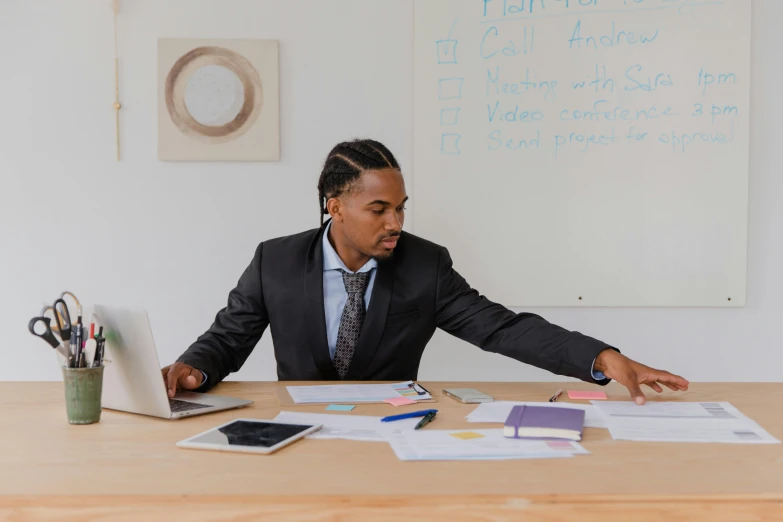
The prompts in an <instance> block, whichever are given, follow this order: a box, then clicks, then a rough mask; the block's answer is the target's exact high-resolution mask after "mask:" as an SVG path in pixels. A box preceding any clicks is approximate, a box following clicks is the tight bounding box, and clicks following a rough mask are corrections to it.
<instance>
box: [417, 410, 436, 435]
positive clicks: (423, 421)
mask: <svg viewBox="0 0 783 522" xmlns="http://www.w3.org/2000/svg"><path fill="white" fill-rule="evenodd" d="M437 413H438V412H436V411H432V412H430V413H428V414H427V415H425V416H424V418H423V419H421V420H420V421H419V423H418V424H416V427H415V428H413V429H414V430H418V429H419V428H421V427H422V426H424V425H425V424H427V423H428V422H431V421H432V419H434V418H435V415H436V414H437Z"/></svg>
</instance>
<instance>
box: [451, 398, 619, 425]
mask: <svg viewBox="0 0 783 522" xmlns="http://www.w3.org/2000/svg"><path fill="white" fill-rule="evenodd" d="M517 405H525V406H543V407H545V408H576V409H579V410H584V412H585V428H606V427H607V425H606V419H604V416H603V414H601V412H600V411H598V410H597V409H596V408H595V407H594V406H591V405H589V404H571V403H568V402H514V401H495V402H484V403H481V404H479V406H478V408H476V409H475V410H473V411H472V412H470V414H468V416H467V417H465V418H466V419H467V421H468V422H500V423H501V424H502V423H505V422H506V419H507V418H508V414H509V413H511V408H513V407H514V406H517Z"/></svg>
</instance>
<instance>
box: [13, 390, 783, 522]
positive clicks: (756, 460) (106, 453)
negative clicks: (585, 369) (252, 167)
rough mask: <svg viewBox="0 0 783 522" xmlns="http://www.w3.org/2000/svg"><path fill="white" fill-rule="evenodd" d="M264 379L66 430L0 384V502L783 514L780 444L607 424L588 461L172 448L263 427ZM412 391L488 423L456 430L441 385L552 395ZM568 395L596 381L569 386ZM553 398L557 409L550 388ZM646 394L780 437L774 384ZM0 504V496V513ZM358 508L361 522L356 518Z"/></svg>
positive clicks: (445, 414) (446, 419)
mask: <svg viewBox="0 0 783 522" xmlns="http://www.w3.org/2000/svg"><path fill="white" fill-rule="evenodd" d="M280 384H281V383H275V382H259V383H237V382H226V383H223V384H221V385H219V386H218V387H217V388H215V389H214V390H213V393H217V394H222V395H231V396H235V397H242V398H248V399H252V400H254V401H255V403H254V404H253V405H252V406H249V407H247V408H243V409H241V410H231V411H226V412H220V413H215V414H210V415H203V416H198V417H192V418H186V419H183V420H178V421H168V420H162V419H156V418H151V417H145V416H140V415H133V414H128V413H122V412H115V411H111V410H104V411H103V414H102V418H101V422H100V423H98V424H94V425H89V426H71V425H69V424H68V423H67V421H66V418H65V409H64V401H63V390H62V383H56V382H55V383H53V382H47V383H10V382H5V383H0V405H2V412H3V415H2V416H1V417H0V433H2V438H3V442H4V444H3V446H2V450H0V469H2V470H4V471H3V473H2V474H0V495H6V497H5V499H4V501H5V502H6V504H5V505H6V507H7V508H8V509H12V510H20V511H24V510H26V509H34V508H36V506H40V505H41V502H42V498H43V497H42V496H46V497H48V499H49V500H48V502H49V503H50V507H51V508H56V509H63V510H64V513H71V514H73V513H75V512H72V511H69V510H76V509H82V508H85V509H86V508H87V507H90V506H91V507H92V508H95V509H97V508H98V507H99V506H104V507H106V506H109V505H111V506H113V508H112V509H127V510H139V509H146V508H145V506H156V507H157V508H161V506H169V507H171V508H172V509H174V507H173V506H175V505H176V504H177V499H179V501H182V500H183V498H182V497H181V496H182V495H187V496H188V497H187V502H188V503H189V504H190V505H191V506H196V505H201V509H202V511H201V512H200V513H201V514H202V515H204V514H205V513H208V512H209V509H208V506H213V507H214V506H218V505H219V506H222V507H221V508H220V509H221V511H220V512H221V513H224V512H225V510H226V509H229V504H230V506H234V508H236V509H239V510H240V511H238V513H241V514H246V513H253V514H256V515H259V514H262V513H265V514H269V511H267V510H269V509H272V506H276V507H275V508H274V509H275V510H276V511H275V513H277V514H278V515H281V516H282V513H284V512H285V513H289V514H291V513H299V514H300V515H301V514H302V513H303V512H301V511H300V510H302V509H305V506H310V507H312V508H313V509H314V511H313V512H318V513H322V512H323V513H327V512H329V511H328V509H327V511H323V510H324V509H325V508H327V507H330V508H333V509H348V508H349V504H350V507H351V508H355V509H359V510H361V509H367V510H371V509H378V508H379V506H382V505H386V507H387V508H392V507H394V509H396V510H397V511H396V515H395V516H402V515H403V512H402V511H399V510H400V509H403V508H405V507H406V506H407V507H408V508H410V509H412V511H411V513H420V511H419V509H420V508H422V506H423V505H428V506H430V507H433V508H435V507H436V506H437V509H438V512H439V513H443V517H444V519H445V518H448V519H452V520H453V519H454V518H455V516H456V515H457V514H467V513H468V512H469V511H470V509H475V510H476V512H477V513H485V514H488V513H490V512H493V511H492V510H493V509H500V510H501V511H502V512H505V510H508V509H511V510H519V509H524V510H526V512H527V514H528V515H531V514H533V513H537V512H538V511H537V510H539V509H544V507H545V506H549V508H551V509H561V510H562V509H573V510H576V511H578V510H580V509H581V510H582V511H581V516H582V517H583V518H584V511H583V509H584V504H585V503H587V504H591V505H593V503H595V504H594V505H593V507H592V508H590V511H591V512H592V513H594V514H596V515H597V514H598V511H600V512H601V516H602V517H603V520H607V518H606V517H607V512H606V509H607V506H610V505H611V506H613V508H612V509H613V510H614V511H611V513H609V515H612V513H613V514H614V515H617V517H618V518H617V519H618V520H620V519H623V517H624V516H628V515H629V511H623V509H625V508H621V506H631V507H627V509H631V511H630V512H633V513H636V514H635V515H634V516H635V518H636V520H643V518H641V519H640V518H638V509H639V506H640V505H652V504H649V503H650V502H652V503H653V504H654V505H655V506H656V507H655V509H656V510H657V511H656V513H657V516H661V515H663V514H664V511H661V510H662V509H664V508H665V507H666V506H670V507H672V509H674V508H675V507H677V506H679V508H682V507H683V506H684V507H686V508H687V509H697V510H701V509H703V508H704V506H705V505H707V504H712V503H715V502H719V503H722V504H723V507H722V508H721V513H723V514H726V515H731V514H733V513H734V511H733V509H735V508H736V509H740V507H741V508H742V509H743V510H744V509H747V508H748V506H750V505H751V504H753V506H754V508H753V509H756V510H758V509H761V510H762V511H758V512H757V514H760V513H764V514H765V516H766V517H767V518H769V516H770V515H771V514H772V513H773V512H777V510H781V509H783V445H729V444H677V443H641V442H627V441H614V440H612V439H611V437H610V436H609V433H608V431H607V430H603V429H592V428H587V429H585V433H584V439H583V442H582V444H583V445H584V447H585V448H587V449H588V450H589V451H590V452H591V455H586V456H578V457H576V458H572V459H562V460H560V459H555V460H510V461H473V462H402V461H399V460H398V459H397V457H396V456H395V455H394V452H393V451H392V450H391V448H390V447H389V446H388V445H387V444H385V443H374V442H354V441H344V440H303V441H300V442H297V443H295V444H293V445H291V446H289V447H287V448H284V449H283V450H281V451H279V452H278V453H275V454H273V455H270V456H260V455H259V456H255V455H243V454H233V453H221V452H210V451H198V450H186V449H181V448H177V447H176V446H175V443H176V442H177V441H178V440H181V439H184V438H187V437H188V436H191V435H194V434H196V433H199V432H201V431H204V430H206V429H209V428H211V427H213V426H216V425H218V424H221V423H223V422H226V421H228V420H231V419H233V418H237V417H251V418H260V419H270V418H273V417H274V416H275V415H277V413H278V412H279V411H280V410H281V407H280V405H279V404H278V401H277V399H276V397H275V395H274V392H273V388H274V387H275V386H279V385H280ZM296 384H308V383H302V382H299V383H296ZM422 384H423V385H424V386H425V387H427V389H429V390H430V391H432V393H433V395H434V396H435V397H436V398H437V400H438V402H437V404H436V405H435V406H434V407H437V408H438V410H439V413H438V419H437V422H436V423H435V424H432V425H430V427H429V428H430V429H436V428H437V429H458V428H466V427H470V428H473V429H478V428H483V427H497V425H491V424H486V425H485V424H469V423H467V422H466V421H465V420H464V417H465V415H467V413H469V412H470V411H471V410H472V409H473V408H475V407H476V406H475V405H465V404H461V403H458V402H456V401H454V400H452V399H450V398H448V397H444V396H443V395H442V392H441V390H442V388H444V387H450V386H455V387H456V386H470V387H474V388H477V389H480V390H481V391H484V392H486V393H489V394H490V395H492V396H494V397H495V398H496V400H531V401H545V400H546V399H547V398H548V397H549V396H550V395H551V394H552V392H553V391H554V389H556V388H557V387H558V385H557V384H553V383H546V384H544V383H475V382H473V383H460V382H449V383H443V382H422ZM568 388H570V389H595V388H596V387H595V386H590V385H588V384H582V383H573V384H568ZM606 391H607V394H608V395H609V398H610V400H611V399H615V400H626V399H627V398H628V396H627V392H626V391H625V389H624V388H622V387H621V386H619V385H617V384H611V385H610V386H608V387H607V388H606ZM651 393H653V392H651ZM562 400H563V401H564V402H567V401H568V399H567V397H565V394H564V399H562ZM660 400H678V401H705V400H710V401H730V402H731V403H732V404H734V405H735V406H736V407H737V408H739V409H740V410H741V411H742V412H743V413H745V414H746V415H748V416H749V417H751V418H752V419H754V420H756V421H757V422H759V423H760V424H761V425H762V426H763V427H764V428H765V429H767V430H768V431H769V432H770V433H771V434H772V435H773V436H775V437H777V438H779V439H783V413H781V412H783V406H782V405H783V384H693V385H692V387H691V390H690V391H688V392H686V393H680V394H674V393H671V392H667V393H664V394H663V395H662V396H661V398H660ZM324 408H325V406H323V405H318V406H289V407H287V409H292V410H294V411H307V412H324ZM415 408H416V406H409V407H400V408H395V407H393V406H390V405H383V404H367V405H358V406H357V407H356V409H354V410H353V412H351V413H347V415H350V414H354V415H378V416H381V415H389V414H392V413H402V412H405V411H411V410H413V409H415ZM343 414H344V415H345V414H346V413H343ZM9 470H12V471H11V472H9ZM113 495H123V496H124V497H123V498H125V500H126V501H127V500H128V499H129V498H131V497H135V501H134V502H132V503H123V502H119V501H117V500H116V497H115V500H113V501H112V502H113V503H107V502H108V499H110V498H112V497H111V496H113ZM409 495H411V496H412V497H408V496H409ZM12 499H13V502H12ZM303 499H309V500H303ZM80 500H81V502H82V503H81V504H80ZM104 501H106V502H104ZM7 502H11V503H10V504H8V503H7ZM227 502H228V503H229V504H227ZM308 502H310V504H308ZM422 503H424V504H422ZM639 503H642V504H639ZM3 505H4V504H3V503H2V502H0V518H2V515H3V513H4V511H3ZM121 505H124V506H125V507H124V508H122V507H121ZM417 506H418V507H417ZM470 506H472V508H471V507H470ZM490 506H492V507H490ZM533 506H535V509H534V507H533ZM579 506H582V507H581V508H579ZM633 506H635V507H633ZM599 507H600V509H599ZM679 508H678V509H679ZM150 509H152V507H150ZM232 509H233V508H232ZM259 509H261V510H262V511H258V510H259ZM289 509H292V510H294V511H291V512H289V511H288V510H289ZM247 510H251V511H247ZM444 510H447V511H444ZM501 511H498V512H497V513H498V514H500V512H501ZM576 511H574V512H573V514H576ZM14 512H17V511H14ZM122 513H124V514H125V515H127V514H128V513H129V511H123V512H122ZM134 513H136V511H134ZM365 513H366V514H368V516H369V513H370V511H366V512H365ZM541 513H543V511H541ZM562 513H567V512H566V511H562ZM672 513H674V512H672ZM677 513H680V511H677ZM694 513H695V512H694ZM104 514H106V513H104ZM115 514H117V513H115ZM137 514H138V513H137ZM332 514H334V513H332ZM447 515H448V516H447ZM714 515H715V513H712V514H711V516H713V517H714ZM324 516H325V515H324ZM564 516H567V515H564ZM694 516H695V515H694ZM326 518H328V517H326ZM314 519H315V520H317V519H319V518H314ZM431 519H432V518H431ZM533 519H537V518H533ZM713 519H715V518H713ZM541 520H544V518H542V519H541ZM608 520H613V518H611V516H610V518H608Z"/></svg>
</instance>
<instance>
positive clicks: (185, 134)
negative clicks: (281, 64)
mask: <svg viewBox="0 0 783 522" xmlns="http://www.w3.org/2000/svg"><path fill="white" fill-rule="evenodd" d="M278 51H279V45H278V41H277V40H235V39H190V38H176V39H174V38H164V39H160V40H158V84H159V91H158V157H159V159H161V160H170V161H178V160H179V161H188V160H189V161H264V160H266V161H277V160H279V159H280V104H279V85H278V83H279V69H278Z"/></svg>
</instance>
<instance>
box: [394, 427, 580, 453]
mask: <svg viewBox="0 0 783 522" xmlns="http://www.w3.org/2000/svg"><path fill="white" fill-rule="evenodd" d="M464 432H465V430H420V431H395V432H391V433H390V434H389V443H390V444H391V447H392V449H393V450H394V453H396V454H397V457H398V458H399V459H400V460H507V459H551V458H563V457H572V456H574V455H581V454H587V453H589V452H588V451H587V450H586V449H584V448H583V447H582V446H581V444H579V443H577V442H572V441H564V440H556V441H555V440H550V441H545V440H521V439H509V438H507V437H504V436H503V430H502V429H497V430H471V431H470V432H469V433H470V436H469V437H462V436H460V435H462V434H463V433H464Z"/></svg>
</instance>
